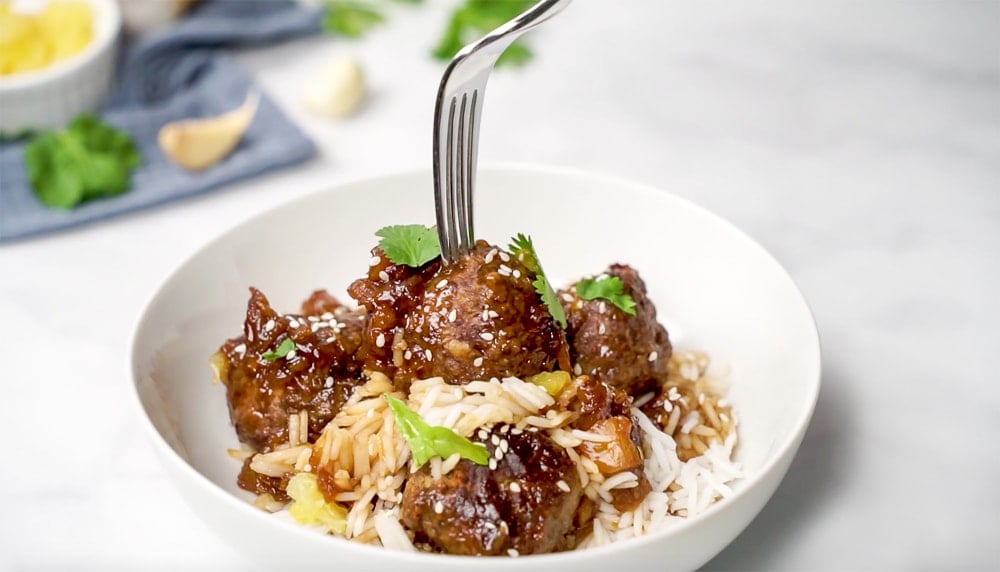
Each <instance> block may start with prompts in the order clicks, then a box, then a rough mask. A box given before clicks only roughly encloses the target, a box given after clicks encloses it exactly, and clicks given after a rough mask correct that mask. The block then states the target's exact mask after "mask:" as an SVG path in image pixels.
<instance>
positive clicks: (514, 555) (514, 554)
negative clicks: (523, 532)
mask: <svg viewBox="0 0 1000 572" xmlns="http://www.w3.org/2000/svg"><path fill="white" fill-rule="evenodd" d="M520 555H521V554H520V553H519V552H518V551H517V549H516V548H508V549H507V556H510V557H511V558H517V557H518V556H520Z"/></svg>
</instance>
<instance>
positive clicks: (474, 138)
mask: <svg viewBox="0 0 1000 572" xmlns="http://www.w3.org/2000/svg"><path fill="white" fill-rule="evenodd" d="M479 112H480V103H479V90H478V89H476V90H473V91H472V105H470V106H469V145H468V154H467V158H466V160H465V164H466V168H467V171H466V179H465V180H466V188H467V189H468V192H466V194H465V205H464V206H465V209H464V210H465V218H466V220H467V221H468V223H467V226H466V235H465V236H466V239H467V240H468V245H469V247H468V250H472V247H473V245H474V244H475V241H476V231H475V228H474V227H473V225H472V221H473V220H475V217H473V211H472V198H473V197H475V196H476V193H475V190H476V157H477V156H478V155H479V153H478V150H479V133H478V132H477V131H476V121H477V120H478V119H479Z"/></svg>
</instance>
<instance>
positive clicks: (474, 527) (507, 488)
mask: <svg viewBox="0 0 1000 572" xmlns="http://www.w3.org/2000/svg"><path fill="white" fill-rule="evenodd" d="M479 437H480V438H483V437H486V438H484V439H483V441H484V444H485V445H486V446H487V447H488V448H489V451H490V455H491V458H492V459H496V456H497V454H498V453H497V452H498V451H503V449H506V453H505V454H504V453H502V452H501V453H499V454H500V455H501V456H500V458H499V460H498V461H497V462H496V468H492V469H491V468H490V467H489V466H482V465H477V464H475V463H473V462H471V461H465V460H463V461H461V462H460V463H459V464H458V465H456V467H455V468H454V469H453V470H452V471H451V472H449V473H448V474H446V475H443V476H442V477H441V478H439V479H435V478H434V477H432V476H431V474H430V473H429V471H428V470H427V467H426V466H425V467H424V468H423V469H421V470H420V471H418V472H416V473H414V474H412V475H411V476H410V479H409V480H408V481H407V482H406V488H405V489H404V491H403V502H402V507H401V509H400V517H401V520H402V522H403V524H404V525H406V526H407V527H409V528H410V529H411V530H413V531H414V532H415V533H416V537H417V541H418V542H419V541H423V542H428V543H430V544H431V545H432V546H434V547H435V548H436V549H439V550H441V551H443V552H446V553H448V554H465V555H506V554H513V553H512V552H510V550H511V549H513V550H516V551H517V553H518V554H541V553H545V552H554V551H558V550H565V549H569V548H572V547H573V546H574V543H575V540H574V537H573V533H574V530H575V528H574V514H575V512H576V509H577V507H578V506H579V504H580V498H581V487H580V478H579V476H578V474H577V472H576V467H575V464H574V462H573V460H572V459H570V457H569V455H568V454H567V453H566V452H565V450H563V449H562V448H560V447H559V446H558V445H556V444H555V443H554V442H553V441H552V440H551V439H550V438H549V437H548V436H547V435H545V434H544V433H539V432H533V431H531V430H527V431H524V432H520V431H518V432H517V433H516V434H515V433H514V432H512V431H510V430H509V426H501V427H500V428H495V430H493V431H491V432H489V434H488V435H486V434H485V430H484V434H480V435H479ZM493 437H496V438H497V441H498V442H499V443H501V445H499V446H498V445H495V444H493V442H492V438H493ZM503 443H506V444H503ZM498 447H499V448H498Z"/></svg>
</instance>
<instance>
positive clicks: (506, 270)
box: [497, 264, 511, 276]
mask: <svg viewBox="0 0 1000 572" xmlns="http://www.w3.org/2000/svg"><path fill="white" fill-rule="evenodd" d="M497 273H499V274H500V276H510V274H511V270H510V266H507V265H506V264H501V265H500V268H497Z"/></svg>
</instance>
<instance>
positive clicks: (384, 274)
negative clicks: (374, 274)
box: [378, 270, 389, 282]
mask: <svg viewBox="0 0 1000 572" xmlns="http://www.w3.org/2000/svg"><path fill="white" fill-rule="evenodd" d="M378 277H379V278H381V279H382V282H388V281H389V273H388V272H386V271H385V270H379V271H378Z"/></svg>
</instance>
